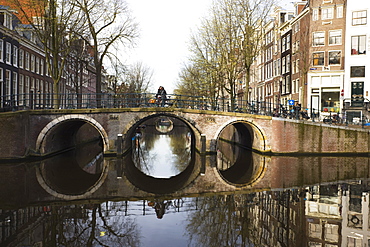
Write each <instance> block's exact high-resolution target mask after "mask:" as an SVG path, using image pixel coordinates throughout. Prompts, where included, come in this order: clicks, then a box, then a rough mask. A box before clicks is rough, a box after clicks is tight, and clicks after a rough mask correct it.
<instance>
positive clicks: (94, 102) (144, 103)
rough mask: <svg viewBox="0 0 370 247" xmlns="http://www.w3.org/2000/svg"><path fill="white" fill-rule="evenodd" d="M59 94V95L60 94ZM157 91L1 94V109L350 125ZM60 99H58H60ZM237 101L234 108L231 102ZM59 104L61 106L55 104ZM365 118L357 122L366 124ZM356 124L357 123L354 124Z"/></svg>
mask: <svg viewBox="0 0 370 247" xmlns="http://www.w3.org/2000/svg"><path fill="white" fill-rule="evenodd" d="M57 96H58V97H57ZM155 96H156V94H155V93H125V94H109V93H102V94H58V95H56V94H52V93H30V94H17V95H6V96H0V111H1V112H4V111H18V110H36V109H55V108H58V109H93V108H143V107H174V108H187V109H197V110H213V111H224V112H231V111H232V112H240V113H248V114H255V115H267V116H273V117H282V118H288V119H296V120H311V121H313V122H316V121H317V122H318V121H323V122H324V123H328V124H347V125H348V124H351V123H352V122H349V121H348V119H347V120H345V119H344V118H343V117H339V114H338V113H335V112H333V113H331V112H330V113H329V116H325V117H323V116H320V115H321V111H320V110H319V109H314V108H312V109H307V108H306V109H301V107H300V106H299V105H284V104H274V103H269V102H265V101H245V100H240V99H236V100H235V101H231V100H230V99H228V98H214V99H212V98H206V97H201V96H193V95H177V94H168V95H167V99H166V100H165V101H164V102H161V101H159V100H158V99H156V97H155ZM57 98H58V102H57ZM232 102H235V103H234V106H233V107H232V106H231V104H232ZM56 106H58V107H56ZM367 122H368V121H367V119H366V118H364V117H362V118H361V119H360V121H357V124H362V125H364V124H366V123H367ZM355 124H356V123H355Z"/></svg>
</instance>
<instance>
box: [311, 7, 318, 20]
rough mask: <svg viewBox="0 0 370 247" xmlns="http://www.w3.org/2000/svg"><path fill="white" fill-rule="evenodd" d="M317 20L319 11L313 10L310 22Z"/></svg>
mask: <svg viewBox="0 0 370 247" xmlns="http://www.w3.org/2000/svg"><path fill="white" fill-rule="evenodd" d="M318 19H319V10H318V9H313V13H312V20H313V21H317V20H318Z"/></svg>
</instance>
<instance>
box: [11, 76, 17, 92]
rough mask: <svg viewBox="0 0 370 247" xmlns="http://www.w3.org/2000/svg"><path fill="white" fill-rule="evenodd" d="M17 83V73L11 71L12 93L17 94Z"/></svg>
mask: <svg viewBox="0 0 370 247" xmlns="http://www.w3.org/2000/svg"><path fill="white" fill-rule="evenodd" d="M17 84H18V73H17V72H13V92H12V94H13V95H16V94H17Z"/></svg>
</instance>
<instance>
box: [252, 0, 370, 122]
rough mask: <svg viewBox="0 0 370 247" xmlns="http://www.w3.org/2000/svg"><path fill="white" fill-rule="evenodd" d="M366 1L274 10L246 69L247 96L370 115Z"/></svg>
mask: <svg viewBox="0 0 370 247" xmlns="http://www.w3.org/2000/svg"><path fill="white" fill-rule="evenodd" d="M369 11H370V2H368V1H362V2H360V0H356V1H347V0H310V1H299V2H295V3H294V11H293V12H291V11H287V10H282V9H280V8H276V9H275V10H274V12H273V13H272V15H271V19H270V20H268V21H267V22H266V25H265V30H264V33H265V37H264V40H263V41H261V43H262V44H263V45H262V46H261V48H262V49H261V52H260V53H259V55H258V56H257V57H256V59H255V62H254V64H253V66H252V68H251V77H250V88H249V89H248V91H249V92H250V94H249V99H250V100H252V101H260V102H267V103H268V105H273V107H275V108H278V107H279V105H280V104H282V105H288V103H289V104H291V102H293V103H294V104H301V105H302V107H303V109H307V110H309V111H310V113H311V114H312V112H315V113H319V115H320V116H321V117H325V116H327V115H330V114H341V115H342V116H343V118H347V119H348V120H349V121H351V122H352V121H353V120H354V119H361V118H362V117H363V116H366V117H367V118H369V116H370V113H369V112H370V102H369V99H368V98H369V91H370V82H369V75H370V66H368V64H369V63H370V59H369V57H368V56H369V54H368V52H367V50H369V49H370V28H369V23H368V15H369Z"/></svg>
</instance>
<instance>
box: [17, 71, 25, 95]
mask: <svg viewBox="0 0 370 247" xmlns="http://www.w3.org/2000/svg"><path fill="white" fill-rule="evenodd" d="M18 92H19V94H24V75H23V74H19V80H18Z"/></svg>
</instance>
